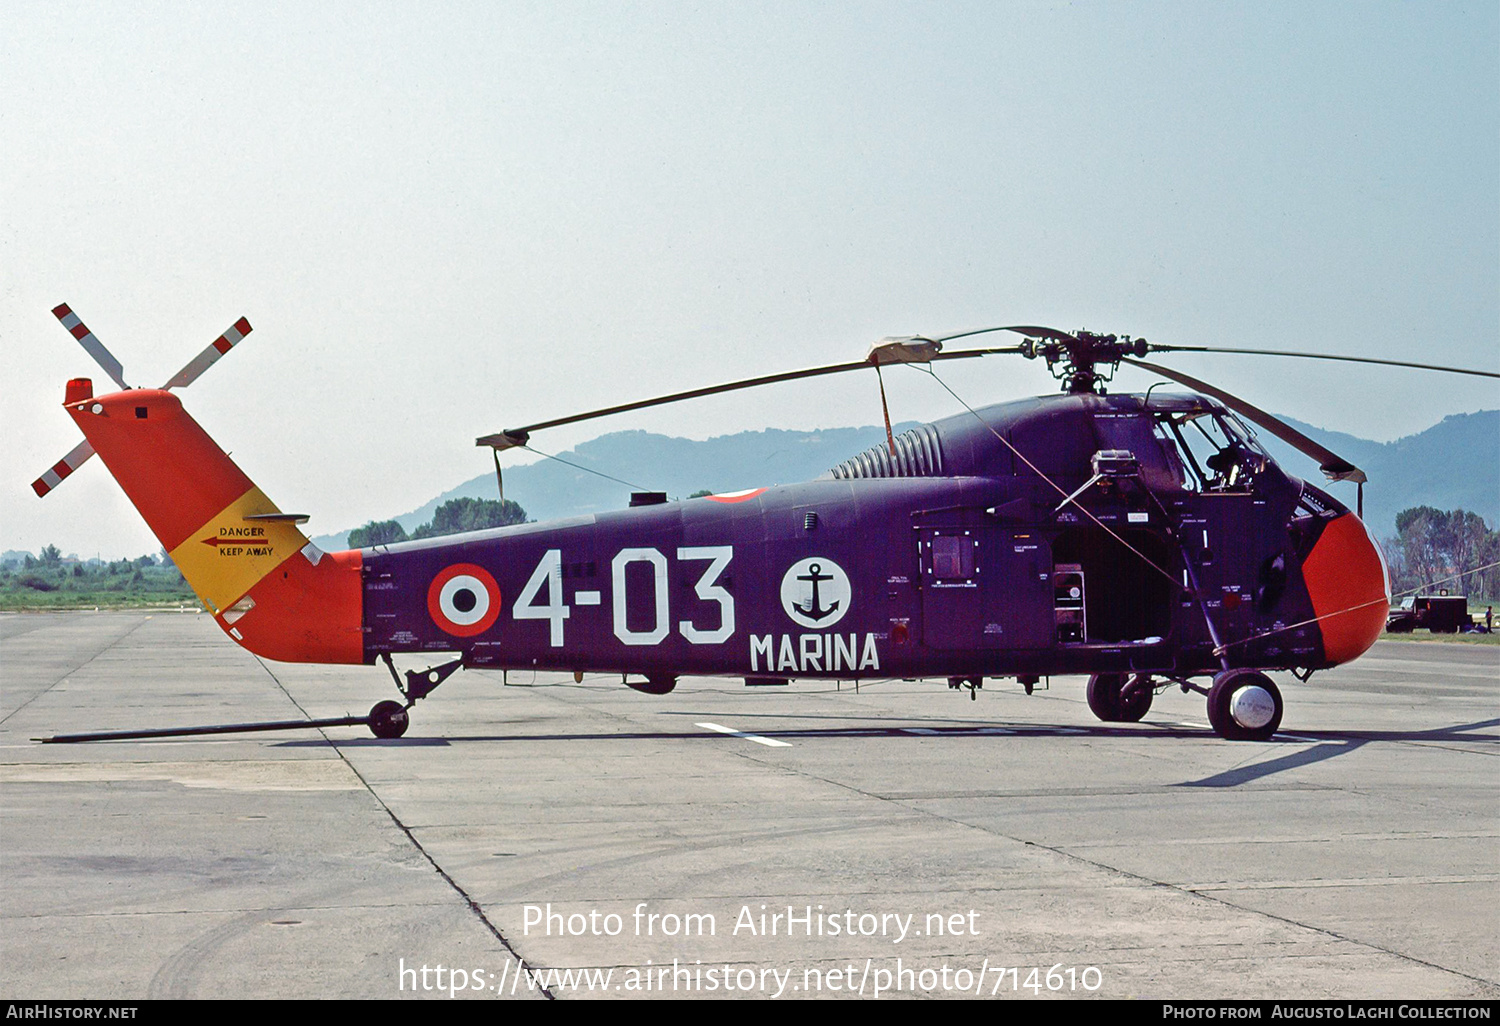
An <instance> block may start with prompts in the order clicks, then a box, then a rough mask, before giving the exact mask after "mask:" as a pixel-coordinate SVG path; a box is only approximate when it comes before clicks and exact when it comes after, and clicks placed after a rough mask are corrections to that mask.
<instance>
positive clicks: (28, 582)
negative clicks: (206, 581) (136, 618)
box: [0, 560, 200, 612]
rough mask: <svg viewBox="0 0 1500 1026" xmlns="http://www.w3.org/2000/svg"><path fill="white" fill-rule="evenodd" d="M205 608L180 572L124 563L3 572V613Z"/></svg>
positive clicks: (0, 591) (0, 601) (0, 580)
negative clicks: (180, 607)
mask: <svg viewBox="0 0 1500 1026" xmlns="http://www.w3.org/2000/svg"><path fill="white" fill-rule="evenodd" d="M199 605H200V604H199V602H198V598H197V596H195V595H194V594H193V592H192V589H191V588H189V587H188V586H187V582H186V581H184V580H183V579H182V575H181V574H180V573H178V572H177V569H176V568H175V567H162V566H142V565H139V564H137V563H132V562H130V561H128V560H120V561H119V562H118V563H113V564H109V565H106V566H88V567H86V566H81V565H72V566H67V565H63V566H58V565H52V566H47V565H41V564H38V565H36V566H33V567H30V568H27V569H24V570H7V571H0V610H4V611H8V612H21V611H49V610H65V609H141V608H146V607H150V606H157V607H160V606H168V607H179V606H190V607H192V608H198V607H199Z"/></svg>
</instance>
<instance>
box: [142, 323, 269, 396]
mask: <svg viewBox="0 0 1500 1026" xmlns="http://www.w3.org/2000/svg"><path fill="white" fill-rule="evenodd" d="M252 330H253V329H252V328H251V327H250V322H249V321H247V320H246V319H245V318H243V317H241V318H240V319H239V320H237V321H235V322H234V324H232V325H231V326H230V328H229V330H228V331H226V332H224V334H222V335H220V336H219V337H218V338H216V339H214V340H213V342H211V343H210V344H209V346H208V348H207V349H205V350H203V352H201V353H199V354H198V355H197V356H195V357H193V358H192V359H191V360H189V361H188V364H187V366H186V367H183V368H182V370H180V371H178V372H177V373H176V374H174V375H172V380H170V381H168V382H167V383H166V384H165V385H163V386H161V387H162V388H182V387H184V386H186V385H191V384H192V383H193V382H194V381H197V380H198V375H200V374H202V373H203V372H204V371H206V370H208V369H209V368H210V367H212V366H213V365H214V364H215V363H217V362H218V360H219V357H221V356H223V355H224V354H225V353H227V352H229V350H231V349H233V348H234V347H235V346H236V345H238V344H239V341H240V340H241V339H242V338H244V337H245V336H246V335H248V334H250V332H251V331H252Z"/></svg>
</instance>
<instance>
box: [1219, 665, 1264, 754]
mask: <svg viewBox="0 0 1500 1026" xmlns="http://www.w3.org/2000/svg"><path fill="white" fill-rule="evenodd" d="M1282 709H1283V707H1282V703H1281V692H1280V691H1279V690H1278V689H1277V687H1276V684H1275V682H1273V681H1272V680H1271V678H1270V677H1267V676H1266V675H1265V674H1264V673H1261V672H1259V671H1258V670H1225V671H1224V672H1222V673H1220V674H1217V675H1216V676H1215V677H1214V686H1213V687H1212V688H1210V689H1209V692H1208V722H1209V723H1211V724H1213V728H1214V733H1216V734H1218V735H1219V736H1220V737H1222V738H1224V739H1225V740H1226V741H1266V740H1268V739H1269V738H1270V737H1271V735H1272V734H1274V733H1276V728H1278V727H1280V726H1281V713H1282Z"/></svg>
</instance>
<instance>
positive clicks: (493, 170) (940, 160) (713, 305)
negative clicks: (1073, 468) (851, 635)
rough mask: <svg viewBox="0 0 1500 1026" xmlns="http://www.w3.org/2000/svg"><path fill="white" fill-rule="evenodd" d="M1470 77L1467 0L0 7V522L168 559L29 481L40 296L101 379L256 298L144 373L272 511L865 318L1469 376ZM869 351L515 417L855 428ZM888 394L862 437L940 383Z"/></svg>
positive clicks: (870, 336) (1325, 372)
mask: <svg viewBox="0 0 1500 1026" xmlns="http://www.w3.org/2000/svg"><path fill="white" fill-rule="evenodd" d="M1497 65H1500V6H1497V5H1496V4H1494V3H1493V2H1492V0H1485V2H1476V3H1441V2H1422V3H1382V2H1373V0H1360V2H1355V3H1343V2H1334V0H1329V2H1320V3H1316V4H1305V3H1276V2H1262V0H1257V2H1254V3H1248V2H1247V3H1237V2H1227V0H1226V2H1210V3H1199V2H1187V0H1176V2H1145V3H1123V2H1117V3H1087V2H1079V3H1050V2H1049V3H1030V2H1019V0H1014V2H1012V0H1007V2H986V3H958V2H946V3H944V2H922V3H883V2H873V0H872V2H860V3H850V2H847V0H845V2H840V3H813V2H784V3H777V2H770V3H764V2H763V3H737V2H713V3H667V2H646V3H630V2H621V0H609V2H605V0H598V2H571V3H570V2H556V0H548V2H544V3H523V2H512V0H500V2H482V3H437V2H423V3H421V4H415V3H407V4H382V3H359V4H339V3H320V4H312V5H308V4H302V3H286V4H278V3H272V2H257V3H250V4H232V3H214V4H202V3H191V4H189V3H183V4H177V3H142V4H134V3H97V4H67V3H54V2H48V3H28V2H24V0H9V2H7V3H6V4H5V9H4V12H3V14H0V153H3V154H4V158H3V160H0V357H3V360H4V367H5V381H6V383H7V386H8V387H7V388H6V393H7V394H6V397H5V398H6V401H5V403H4V406H3V410H4V413H3V421H0V426H3V437H4V444H3V446H0V549H11V548H19V549H27V550H31V551H36V550H38V549H39V548H40V547H41V546H43V545H46V544H48V543H56V544H57V545H58V546H59V547H60V548H61V549H62V550H63V551H64V552H78V553H79V554H81V555H84V556H91V555H96V554H97V555H102V556H104V557H105V558H113V557H118V556H121V555H139V554H141V553H145V552H156V551H157V550H158V549H159V547H160V546H159V545H158V544H157V542H156V541H155V539H153V538H152V536H151V535H150V533H149V532H148V531H147V529H146V528H145V526H144V524H142V523H141V521H140V519H139V518H138V517H137V516H136V515H135V513H134V512H133V510H131V508H130V507H129V505H128V504H127V503H126V501H125V500H124V497H123V495H122V494H121V492H120V491H119V488H118V487H117V486H116V485H115V484H114V482H113V480H112V479H110V478H109V476H108V474H107V472H106V471H105V470H104V468H103V466H102V465H100V464H99V462H98V461H97V460H94V461H91V462H90V464H89V465H88V466H86V467H85V468H83V469H82V470H80V471H79V472H78V473H77V474H74V475H73V476H72V477H71V478H69V479H68V480H67V481H65V482H64V483H63V484H62V485H61V486H59V487H58V488H57V489H56V490H55V491H54V492H53V493H52V494H50V495H49V496H47V497H46V498H45V499H40V500H39V499H37V498H36V496H34V495H33V494H32V492H31V489H30V482H31V481H32V480H33V479H35V478H36V477H37V476H38V475H39V474H40V473H41V472H42V471H43V470H44V469H45V468H46V467H48V466H50V465H51V464H52V463H53V462H55V461H56V460H57V459H59V458H61V456H62V455H63V454H65V453H66V452H67V451H68V450H70V449H71V448H72V447H73V446H74V445H75V444H76V443H77V442H78V441H79V436H78V432H77V429H76V427H75V426H74V425H73V424H72V422H71V421H70V420H69V419H68V417H67V416H66V415H65V414H64V413H63V411H62V410H60V409H59V408H58V404H59V403H61V401H62V397H63V386H64V383H65V382H66V380H67V379H68V378H70V377H73V376H92V377H93V378H94V379H95V381H96V387H98V388H99V390H100V391H103V390H104V389H103V388H102V383H103V382H105V381H106V380H107V379H106V378H105V376H104V374H103V373H102V371H100V370H99V369H98V368H97V367H96V366H95V365H94V364H93V363H92V361H91V360H90V359H89V358H88V357H87V355H86V354H84V352H83V351H82V349H81V348H80V347H78V345H77V344H76V343H75V342H74V341H73V340H72V339H71V338H69V337H68V335H67V334H66V332H64V331H63V329H62V328H61V327H60V326H59V325H58V324H57V322H56V320H55V319H54V318H53V317H52V315H51V313H50V311H51V309H52V307H54V306H56V305H57V304H58V303H62V302H67V303H68V304H70V305H71V306H72V307H73V309H74V310H75V311H76V312H78V313H79V314H80V316H81V317H82V318H83V320H84V321H85V322H86V323H87V324H88V325H89V327H90V328H92V329H93V330H94V332H95V333H96V334H97V335H98V337H99V338H100V339H101V340H102V341H103V342H104V344H105V345H106V346H108V347H109V348H110V349H111V351H112V352H113V353H114V354H115V355H116V357H118V358H119V359H120V361H121V362H122V363H123V364H124V367H125V376H126V379H127V381H129V382H130V383H131V384H137V385H157V384H159V383H160V382H162V381H165V380H166V379H167V378H168V377H170V376H171V375H172V373H173V372H175V371H176V370H177V369H178V367H180V366H181V365H182V364H184V363H185V362H186V361H187V360H188V359H189V358H190V357H191V356H193V355H194V354H195V353H197V352H198V351H199V350H200V349H202V348H203V346H205V345H206V344H207V343H208V342H210V341H211V340H212V339H214V338H215V337H216V336H217V335H218V334H219V333H220V332H222V331H223V330H224V329H225V328H227V327H228V326H229V325H230V324H232V323H233V322H234V321H235V320H236V319H237V318H238V317H240V316H241V315H244V316H246V317H248V318H249V320H250V322H251V324H252V325H253V326H254V329H255V330H254V332H253V334H252V335H251V336H250V337H249V338H248V339H247V340H246V341H245V342H244V343H243V344H242V345H241V346H240V347H238V348H236V349H235V350H234V351H233V352H232V353H230V354H229V355H228V356H227V357H225V359H223V360H222V361H221V362H220V363H219V364H217V365H216V366H215V367H213V368H212V370H210V371H209V372H208V373H207V374H205V375H204V377H203V378H201V379H199V380H198V381H197V382H196V383H194V384H193V385H192V386H191V387H190V388H189V389H187V390H186V391H185V392H184V393H183V401H184V404H185V405H186V406H187V408H188V410H189V411H190V412H191V413H192V414H193V416H194V417H195V418H196V419H197V420H198V421H199V422H200V423H201V424H202V425H203V426H204V427H205V428H206V429H207V430H208V431H209V433H210V434H211V435H212V436H214V438H215V439H216V440H217V441H218V442H219V443H220V445H222V446H223V447H224V448H225V449H226V450H228V451H230V452H231V454H232V455H233V457H234V459H235V460H236V462H238V463H239V464H240V466H241V467H242V469H244V470H245V471H246V473H248V474H249V476H250V477H251V478H252V479H253V480H254V481H255V482H256V484H258V485H259V486H260V487H261V489H262V490H263V491H265V492H266V493H267V494H268V495H269V496H270V497H271V498H272V499H273V500H274V501H275V502H276V503H277V504H278V505H279V506H280V507H281V508H282V509H283V510H289V511H296V512H306V513H309V514H311V515H312V522H311V523H310V524H309V525H308V529H309V530H310V531H311V532H312V533H323V532H331V531H337V530H340V529H343V528H347V527H350V526H355V525H358V524H361V523H364V522H365V521H368V520H370V519H374V518H384V517H388V516H392V515H395V514H397V513H400V512H403V511H405V510H409V509H412V508H415V507H417V506H419V505H421V504H422V503H423V502H425V501H426V500H428V499H430V498H431V497H432V496H434V495H436V494H438V493H440V492H442V491H444V490H446V489H448V488H451V487H453V486H454V485H456V484H457V483H459V482H461V481H464V480H466V479H468V478H470V477H473V476H475V475H476V474H480V473H484V472H485V470H486V469H487V468H488V467H489V466H490V465H491V464H490V457H489V454H488V451H487V450H484V449H479V448H476V447H475V446H474V439H475V438H476V437H477V436H479V435H483V434H488V433H490V432H493V431H496V430H500V429H503V428H506V427H511V426H515V425H518V424H523V423H528V422H533V421H537V420H542V419H546V418H548V417H553V416H559V415H562V414H566V413H572V412H576V411H579V410H583V409H591V408H595V407H598V406H605V405H610V404H613V403H618V402H624V401H628V400H631V399H636V398H642V397H645V396H648V395H653V394H657V393H661V392H669V391H676V390H680V389H686V388H692V387H696V386H699V385H703V384H710V383H715V382H719V381H726V380H731V379H735V378H739V377H748V376H753V375H759V374H766V373H771V372H774V371H779V370H787V369H793V368H798V367H805V366H812V365H816V364H821V363H830V362H838V361H843V360H850V359H858V358H861V357H862V356H863V355H864V354H865V352H866V349H867V347H868V345H869V343H870V342H872V341H874V340H876V339H878V338H880V337H882V336H887V335H902V334H914V333H925V334H938V333H949V332H954V331H959V330H963V329H966V328H972V327H981V326H987V325H996V324H1017V323H1020V324H1044V325H1052V326H1055V327H1059V328H1064V329H1069V330H1071V329H1077V328H1089V329H1091V330H1096V331H1108V332H1116V333H1121V334H1129V335H1134V336H1144V337H1146V338H1148V339H1150V340H1152V341H1156V342H1170V343H1178V344H1195V345H1218V346H1230V347H1245V348H1267V349H1297V350H1305V351H1312V352H1330V353H1342V354H1349V355H1360V356H1370V357H1377V358H1384V359H1397V360H1403V359H1404V360H1416V361H1420V362H1431V363H1444V364H1453V365H1459V366H1467V367H1478V368H1482V369H1487V370H1500V179H1497V171H1496V168H1497V167H1500V67H1497ZM1171 362H1172V365H1173V366H1175V367H1178V368H1179V369H1181V370H1183V371H1185V372H1187V373H1189V374H1192V375H1195V376H1197V377H1201V378H1205V379H1207V380H1210V381H1212V382H1214V383H1215V384H1217V385H1219V386H1220V387H1223V388H1226V389H1228V390H1230V391H1232V392H1235V393H1236V394H1238V395H1241V396H1243V397H1244V398H1245V399H1248V400H1249V401H1251V402H1252V403H1255V404H1257V405H1260V406H1262V407H1263V408H1268V409H1271V410H1274V411H1277V412H1280V413H1284V414H1287V415H1290V416H1293V417H1296V418H1298V419H1300V420H1303V421H1306V422H1309V423H1312V424H1316V425H1318V426H1321V427H1326V428H1331V429H1334V430H1339V431H1346V432H1350V433H1352V434H1356V435H1360V436H1363V437H1367V438H1374V439H1378V440H1382V441H1384V440H1390V439H1394V438H1398V437H1401V436H1404V435H1408V434H1412V433H1414V432H1417V431H1420V430H1422V429H1424V428H1426V427H1429V426H1431V425H1432V424H1434V423H1436V422H1437V421H1439V420H1441V419H1442V418H1443V417H1444V416H1446V415H1448V414H1451V413H1459V412H1471V411H1474V410H1479V409H1493V408H1496V407H1500V388H1497V387H1496V382H1494V381H1493V380H1491V379H1466V378H1459V377H1457V376H1453V375H1440V374H1434V373H1429V372H1415V371H1398V370H1392V369H1376V368H1356V367H1351V366H1350V365H1347V364H1330V363H1315V362H1311V361H1301V360H1297V361H1290V360H1273V359H1265V358H1255V357H1244V356H1214V357H1208V356H1202V357H1187V356H1183V357H1178V358H1174V359H1173V360H1172V361H1171ZM940 373H942V374H943V375H944V377H945V380H947V381H948V383H949V384H950V385H951V386H952V387H953V388H954V390H955V391H957V392H958V394H959V395H960V396H962V397H963V398H964V399H965V400H966V401H967V402H968V403H970V404H971V405H975V406H978V405H982V404H987V403H991V402H1000V401H1004V400H1007V399H1015V398H1020V397H1022V396H1027V395H1033V394H1040V393H1048V392H1051V391H1054V389H1055V387H1056V386H1055V384H1054V383H1053V382H1052V381H1051V379H1050V378H1049V377H1048V376H1047V374H1046V371H1045V368H1044V367H1042V366H1040V365H1038V364H1034V363H1027V362H1025V361H1022V360H1019V359H1016V358H996V359H993V360H988V361H983V365H982V366H981V365H978V364H976V363H975V362H971V361H961V362H960V363H954V364H948V365H947V369H945V370H942V371H940ZM869 377H870V376H869V375H866V374H856V375H846V376H843V377H840V378H823V379H816V380H814V381H811V382H802V383H797V384H792V385H782V386H776V387H775V388H773V389H770V390H761V391H752V392H744V393H738V394H736V395H734V396H726V397H722V398H719V399H716V400H705V401H696V402H693V403H689V404H683V405H679V406H674V407H667V408H664V409H659V410H653V411H647V412H643V413H639V414H632V415H628V416H624V417H617V418H612V419H609V420H604V421H598V422H595V423H593V424H589V425H580V426H577V427H572V428H563V429H558V430H557V431H555V432H551V433H547V434H545V435H541V434H539V435H538V436H537V437H536V438H535V439H534V441H535V442H536V444H537V445H538V446H539V447H541V448H544V449H547V451H551V452H556V451H559V450H562V449H566V448H568V447H570V446H571V445H573V444H576V443H578V442H580V441H584V440H586V439H588V438H591V437H594V436H596V435H598V434H601V433H604V432H606V431H613V430H623V429H630V428H642V429H646V430H651V431H659V432H663V433H668V434H677V435H683V436H686V437H693V438H704V437H709V436H712V435H719V434H727V433H732V432H735V431H741V430H747V429H760V428H765V427H786V428H797V429H813V428H820V427H835V426H850V425H865V424H872V423H878V421H879V418H880V408H879V398H878V392H877V391H876V387H875V382H874V381H873V380H868V378H869ZM1152 380H1153V379H1152V378H1150V377H1149V376H1147V375H1145V374H1144V373H1142V372H1139V371H1135V370H1122V371H1121V372H1120V375H1119V377H1118V378H1117V380H1116V382H1115V385H1114V386H1113V388H1114V390H1115V391H1126V390H1143V389H1144V388H1146V387H1147V386H1148V385H1149V384H1150V383H1151V382H1152ZM886 385H887V389H888V391H889V393H890V401H891V413H892V416H893V419H895V420H926V419H934V418H937V417H942V416H947V415H950V414H953V413H956V412H959V407H957V405H956V404H955V402H954V400H953V399H952V397H950V396H949V395H948V394H947V393H946V392H944V391H942V390H941V389H940V388H939V387H938V386H937V385H936V383H934V382H932V381H931V380H929V379H927V378H926V377H925V376H924V375H922V374H920V373H919V372H916V371H911V370H904V371H903V370H898V371H896V372H893V373H888V374H887V375H886ZM549 447H550V448H549ZM759 483H764V482H747V484H759ZM1370 487H1378V482H1372V485H1371V486H1370Z"/></svg>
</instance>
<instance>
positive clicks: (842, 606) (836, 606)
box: [781, 556, 853, 628]
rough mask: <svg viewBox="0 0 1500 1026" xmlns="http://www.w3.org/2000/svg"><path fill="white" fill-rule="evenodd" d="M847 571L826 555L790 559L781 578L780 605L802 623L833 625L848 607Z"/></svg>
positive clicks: (821, 626) (810, 626)
mask: <svg viewBox="0 0 1500 1026" xmlns="http://www.w3.org/2000/svg"><path fill="white" fill-rule="evenodd" d="M852 594H853V593H852V590H851V589H850V587H849V575H848V574H846V573H844V570H843V568H842V567H841V566H839V565H838V564H837V563H835V562H834V561H833V560H831V559H829V558H827V557H826V556H814V557H811V558H809V559H803V560H799V561H798V562H796V563H793V564H792V566H791V567H790V568H789V569H788V570H787V572H786V574H785V575H784V576H783V577H782V578H781V607H782V608H783V609H784V610H786V615H787V616H789V617H791V618H792V620H793V621H795V622H796V623H798V624H800V625H801V626H803V627H809V628H824V627H832V626H833V625H834V624H836V623H838V622H839V621H840V620H841V619H843V617H844V614H845V613H847V612H848V611H849V602H850V599H851V597H852Z"/></svg>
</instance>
